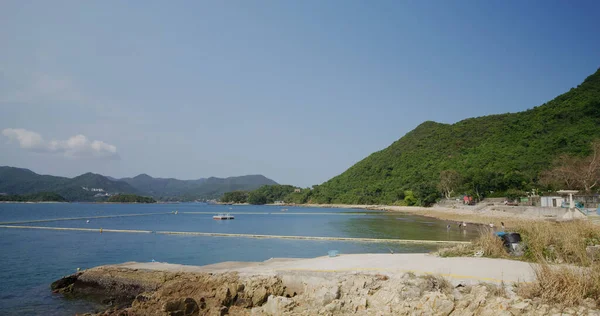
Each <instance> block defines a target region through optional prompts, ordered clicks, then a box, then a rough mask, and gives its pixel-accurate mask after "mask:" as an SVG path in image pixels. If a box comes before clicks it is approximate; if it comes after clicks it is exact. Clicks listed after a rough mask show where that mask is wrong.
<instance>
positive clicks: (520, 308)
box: [509, 302, 531, 315]
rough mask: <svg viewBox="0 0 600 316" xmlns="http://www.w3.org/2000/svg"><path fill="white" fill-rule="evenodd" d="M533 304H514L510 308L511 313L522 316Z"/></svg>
mask: <svg viewBox="0 0 600 316" xmlns="http://www.w3.org/2000/svg"><path fill="white" fill-rule="evenodd" d="M530 306H531V304H529V302H519V303H516V304H513V305H511V306H510V307H509V310H510V312H511V313H512V314H513V315H521V314H523V313H525V312H527V310H528V309H529V308H530Z"/></svg>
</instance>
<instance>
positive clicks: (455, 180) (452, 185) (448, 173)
mask: <svg viewBox="0 0 600 316" xmlns="http://www.w3.org/2000/svg"><path fill="white" fill-rule="evenodd" d="M461 183H462V177H461V176H460V173H458V172H457V171H456V170H443V171H442V172H440V183H439V184H438V189H439V190H440V191H441V192H442V193H443V194H444V196H445V197H446V198H447V199H449V198H451V197H452V193H454V190H455V189H456V187H458V186H460V185H461Z"/></svg>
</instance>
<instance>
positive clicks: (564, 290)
mask: <svg viewBox="0 0 600 316" xmlns="http://www.w3.org/2000/svg"><path fill="white" fill-rule="evenodd" d="M507 229H508V230H509V231H515V232H519V233H520V234H521V237H522V239H523V245H524V246H525V253H524V256H523V257H522V258H519V259H521V260H526V261H530V262H534V263H537V264H536V265H534V270H535V275H536V279H535V281H534V282H532V283H521V284H519V285H518V287H517V293H518V294H519V295H521V296H523V297H526V298H536V297H539V298H541V299H542V300H544V301H546V302H549V303H556V304H563V305H567V306H572V305H577V304H580V303H581V302H582V301H583V300H584V299H587V298H590V299H593V300H595V301H596V302H597V303H598V304H600V262H598V261H593V259H592V258H590V257H589V256H588V254H587V252H586V247H587V246H591V245H596V244H600V228H599V227H598V226H597V225H594V224H593V223H590V222H588V221H569V222H547V221H536V222H532V221H527V222H519V221H516V222H514V223H512V224H511V225H510V226H508V225H507ZM480 250H481V251H483V256H485V257H496V258H504V257H509V255H508V254H507V252H506V250H505V248H504V247H503V245H502V242H501V241H500V238H498V237H496V236H495V235H493V234H491V233H490V232H489V231H482V232H481V234H480V236H479V237H478V238H477V239H476V240H474V241H473V243H472V244H471V245H461V246H457V247H453V248H448V249H442V250H440V252H439V253H440V255H441V256H473V254H474V253H475V252H476V251H480ZM553 264H563V265H559V266H557V265H553Z"/></svg>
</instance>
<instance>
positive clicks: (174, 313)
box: [162, 297, 200, 316]
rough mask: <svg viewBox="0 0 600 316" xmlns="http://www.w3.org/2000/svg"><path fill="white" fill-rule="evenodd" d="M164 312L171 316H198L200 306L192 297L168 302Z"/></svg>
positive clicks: (164, 306)
mask: <svg viewBox="0 0 600 316" xmlns="http://www.w3.org/2000/svg"><path fill="white" fill-rule="evenodd" d="M162 310H163V312H166V313H167V315H169V316H196V315H199V313H200V308H199V307H198V304H197V303H196V301H195V300H194V299H193V298H190V297H188V298H184V299H183V298H182V299H178V300H172V301H168V302H166V303H165V304H164V305H163V308H162Z"/></svg>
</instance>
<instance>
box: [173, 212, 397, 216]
mask: <svg viewBox="0 0 600 316" xmlns="http://www.w3.org/2000/svg"><path fill="white" fill-rule="evenodd" d="M179 213H181V214H215V212H179ZM220 213H226V214H234V215H342V216H354V215H358V216H365V215H383V214H384V212H373V213H342V212H340V213H333V212H329V213H327V212H310V213H309V212H220ZM390 215H391V214H390Z"/></svg>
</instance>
